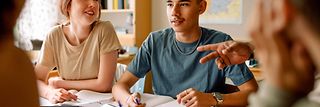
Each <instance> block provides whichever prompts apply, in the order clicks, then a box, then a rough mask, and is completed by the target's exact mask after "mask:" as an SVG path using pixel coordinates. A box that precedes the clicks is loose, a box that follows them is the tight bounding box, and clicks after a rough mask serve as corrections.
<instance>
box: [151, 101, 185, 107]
mask: <svg viewBox="0 0 320 107" xmlns="http://www.w3.org/2000/svg"><path fill="white" fill-rule="evenodd" d="M155 107H185V106H184V105H182V104H179V103H178V102H177V101H176V100H173V101H170V102H167V103H164V104H160V105H157V106H155Z"/></svg>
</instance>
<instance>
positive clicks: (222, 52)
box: [197, 41, 253, 69]
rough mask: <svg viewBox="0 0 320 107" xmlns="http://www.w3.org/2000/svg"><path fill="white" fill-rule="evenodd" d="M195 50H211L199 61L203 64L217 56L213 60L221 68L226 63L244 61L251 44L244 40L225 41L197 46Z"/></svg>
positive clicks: (226, 64) (250, 51) (247, 57)
mask: <svg viewBox="0 0 320 107" xmlns="http://www.w3.org/2000/svg"><path fill="white" fill-rule="evenodd" d="M197 50H198V51H199V52H202V51H213V52H211V53H210V54H208V55H206V56H205V57H203V58H201V59H200V63H202V64H203V63H206V62H207V61H209V60H213V59H214V58H217V59H216V61H215V62H216V64H217V65H218V68H219V69H222V68H224V67H225V66H228V65H234V64H241V63H244V62H245V61H246V60H247V59H249V57H250V54H251V53H252V50H253V46H252V45H250V44H249V43H245V42H238V41H226V42H222V43H217V44H209V45H203V46H199V47H198V48H197Z"/></svg>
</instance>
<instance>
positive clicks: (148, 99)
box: [102, 93, 179, 107]
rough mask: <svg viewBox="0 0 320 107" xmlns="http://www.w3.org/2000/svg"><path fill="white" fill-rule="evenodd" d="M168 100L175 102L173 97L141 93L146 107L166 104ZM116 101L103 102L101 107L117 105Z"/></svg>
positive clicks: (142, 101)
mask: <svg viewBox="0 0 320 107" xmlns="http://www.w3.org/2000/svg"><path fill="white" fill-rule="evenodd" d="M169 102H177V101H176V100H175V99H173V98H171V97H169V96H161V95H154V94H147V93H144V94H141V103H146V107H157V106H158V105H162V104H167V103H169ZM118 105H119V104H118V102H112V103H108V104H104V105H103V106H102V107H115V106H116V107H118ZM176 105H179V104H178V103H172V104H171V106H161V107H176Z"/></svg>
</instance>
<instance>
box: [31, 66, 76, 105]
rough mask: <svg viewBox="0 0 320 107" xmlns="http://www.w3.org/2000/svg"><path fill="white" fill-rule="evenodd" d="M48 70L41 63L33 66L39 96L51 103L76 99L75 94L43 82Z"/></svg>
mask: <svg viewBox="0 0 320 107" xmlns="http://www.w3.org/2000/svg"><path fill="white" fill-rule="evenodd" d="M49 71H50V69H49V68H48V67H46V66H43V65H41V64H37V65H36V67H35V72H36V76H37V83H38V87H39V94H40V96H41V97H44V98H46V99H48V100H49V101H50V102H51V103H58V102H64V101H68V100H76V99H77V96H76V95H74V94H72V93H70V92H68V91H67V90H65V89H63V88H54V87H51V86H50V85H48V84H47V83H46V82H45V81H46V79H47V75H48V73H49Z"/></svg>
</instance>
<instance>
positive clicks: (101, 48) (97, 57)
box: [35, 0, 121, 103]
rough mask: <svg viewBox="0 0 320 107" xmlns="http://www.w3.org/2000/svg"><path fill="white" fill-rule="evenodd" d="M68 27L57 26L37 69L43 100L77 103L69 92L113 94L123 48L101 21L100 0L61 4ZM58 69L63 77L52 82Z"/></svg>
mask: <svg viewBox="0 0 320 107" xmlns="http://www.w3.org/2000/svg"><path fill="white" fill-rule="evenodd" d="M60 8H61V12H62V13H63V15H65V16H66V17H67V19H68V23H67V24H62V25H58V26H55V27H54V28H53V29H52V30H51V31H50V32H49V34H48V35H47V37H46V40H45V41H44V43H43V46H42V49H41V54H40V56H39V62H38V64H37V65H36V67H35V71H36V75H37V77H38V79H39V80H38V86H39V90H40V96H42V97H44V98H46V99H48V100H49V101H50V102H52V103H57V102H64V101H68V100H76V99H77V96H75V95H73V94H72V93H70V92H68V91H67V90H69V89H76V90H82V89H86V90H92V91H97V92H110V91H111V88H112V81H113V77H114V73H115V70H116V62H117V55H118V53H117V50H118V49H120V48H121V46H120V43H119V40H118V38H117V36H116V33H115V31H114V28H113V26H112V24H111V23H110V22H103V21H99V18H100V11H101V7H100V0H61V7H60ZM54 67H57V69H58V71H59V74H60V77H56V78H50V79H49V80H48V84H46V82H45V81H46V80H45V79H46V76H47V74H48V73H49V71H50V70H51V69H52V68H54Z"/></svg>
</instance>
